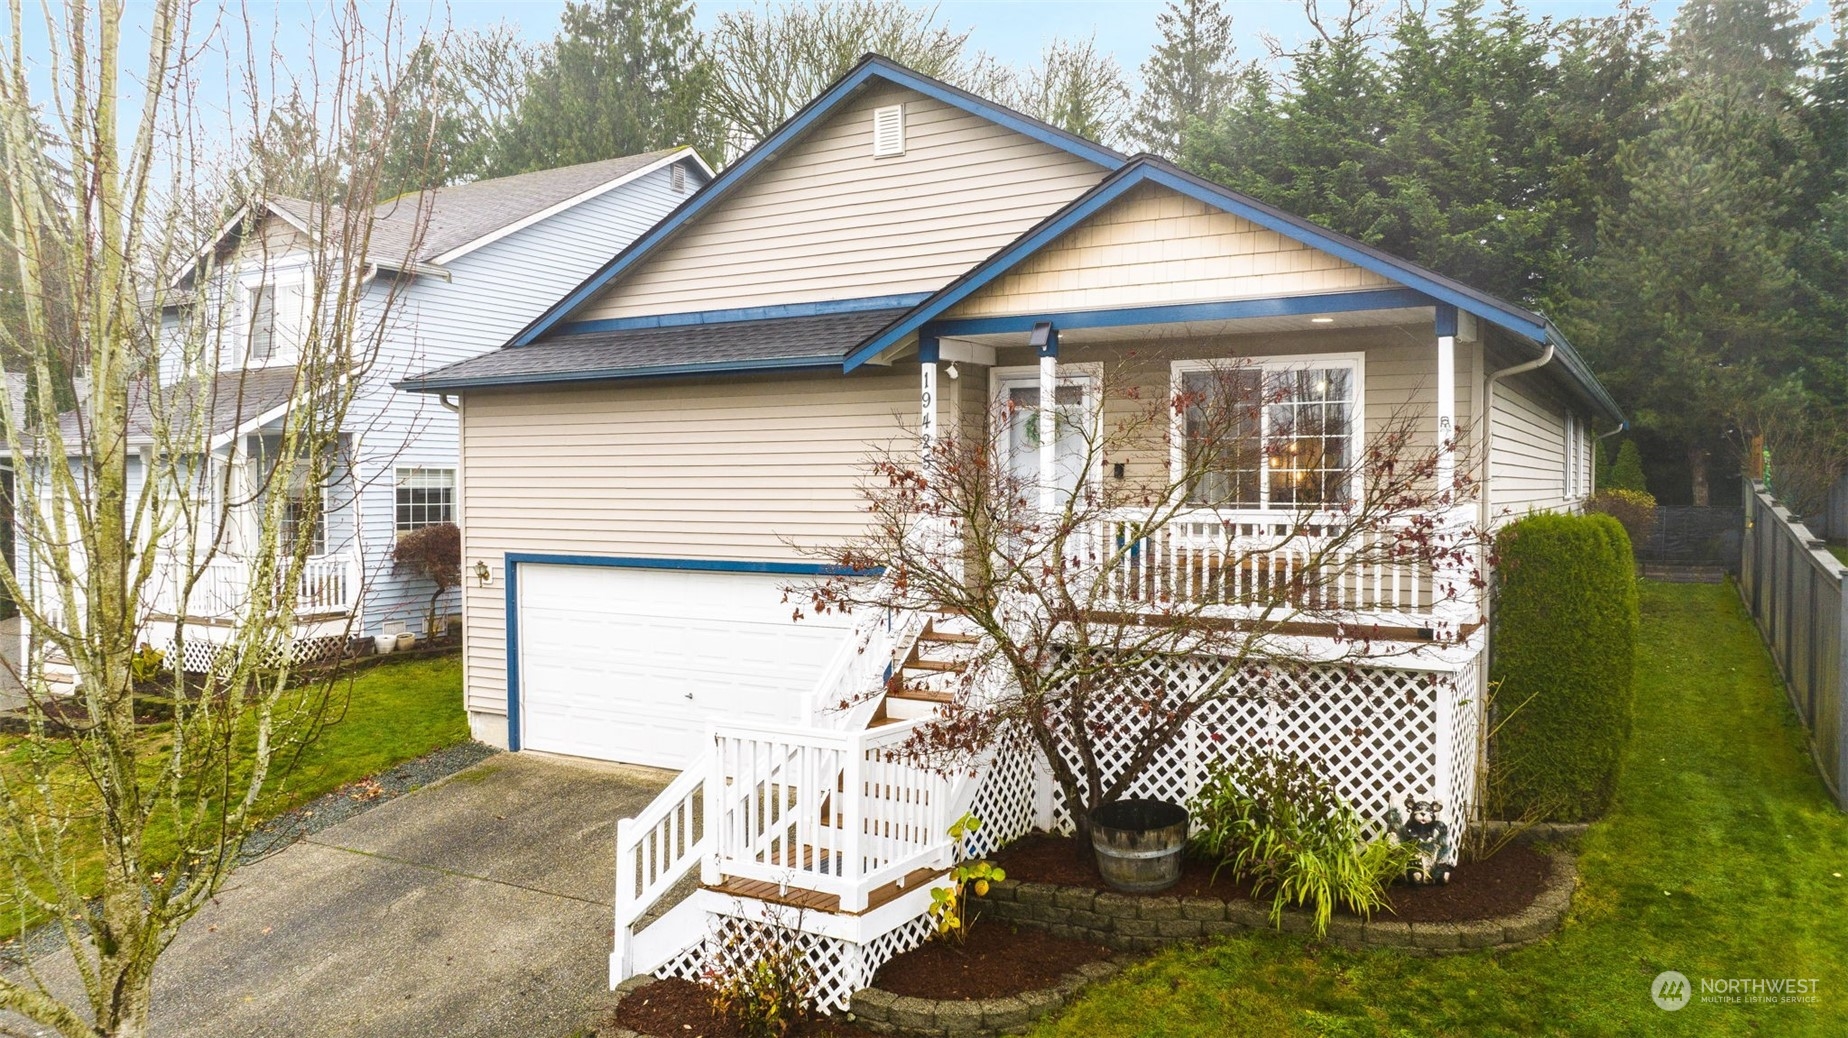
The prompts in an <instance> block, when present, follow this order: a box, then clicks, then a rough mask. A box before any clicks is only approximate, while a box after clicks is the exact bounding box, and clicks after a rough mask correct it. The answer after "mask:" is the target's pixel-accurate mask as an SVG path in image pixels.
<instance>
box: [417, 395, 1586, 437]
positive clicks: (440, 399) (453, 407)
mask: <svg viewBox="0 0 1848 1038" xmlns="http://www.w3.org/2000/svg"><path fill="white" fill-rule="evenodd" d="M436 402H437V403H439V404H442V405H443V406H444V407H447V408H449V410H450V411H451V412H452V413H454V414H461V413H462V407H461V405H460V404H457V403H456V402H455V401H453V400H451V399H449V394H448V393H438V394H436ZM1618 431H1619V432H1622V431H1623V430H1621V429H1619V430H1618Z"/></svg>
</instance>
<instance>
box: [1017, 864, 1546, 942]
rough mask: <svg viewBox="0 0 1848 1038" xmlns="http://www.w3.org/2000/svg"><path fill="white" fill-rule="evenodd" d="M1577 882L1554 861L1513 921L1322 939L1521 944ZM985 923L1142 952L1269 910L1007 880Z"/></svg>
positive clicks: (1349, 924) (1305, 920) (1383, 921)
mask: <svg viewBox="0 0 1848 1038" xmlns="http://www.w3.org/2000/svg"><path fill="white" fill-rule="evenodd" d="M1577 886H1578V859H1577V858H1576V856H1574V855H1573V854H1571V853H1568V852H1565V851H1560V852H1557V853H1555V854H1553V855H1552V860H1551V867H1550V868H1548V870H1547V879H1546V885H1545V886H1544V887H1542V888H1541V890H1540V893H1539V895H1538V896H1536V897H1535V898H1534V901H1533V903H1532V904H1530V905H1528V906H1527V907H1526V908H1524V909H1522V910H1521V911H1519V912H1515V913H1513V914H1511V915H1504V916H1495V917H1491V918H1488V919H1477V920H1469V921H1466V922H1405V921H1401V920H1397V919H1393V918H1392V917H1390V916H1385V915H1380V916H1374V917H1373V918H1372V919H1366V920H1362V919H1356V918H1353V917H1351V916H1336V917H1334V919H1332V920H1331V921H1330V922H1329V924H1328V934H1327V940H1328V941H1330V942H1332V943H1335V944H1340V945H1343V946H1346V947H1350V948H1391V949H1394V950H1397V951H1401V952H1404V953H1406V954H1408V955H1414V956H1421V957H1422V956H1432V955H1457V954H1462V953H1466V952H1473V951H1486V950H1492V949H1498V948H1519V947H1523V946H1526V945H1529V944H1532V943H1534V942H1535V941H1538V940H1540V939H1541V938H1543V937H1545V936H1546V935H1547V934H1550V933H1552V932H1553V931H1554V930H1557V929H1558V928H1559V926H1560V924H1561V923H1562V922H1563V921H1564V920H1565V916H1566V911H1567V909H1569V908H1570V907H1571V906H1572V892H1573V890H1575V889H1576V888H1577ZM981 901H982V903H983V904H984V906H985V907H986V911H985V913H984V914H985V915H987V916H988V917H989V918H992V919H996V920H1000V921H1004V922H1008V923H1013V924H1016V925H1020V926H1032V927H1036V928H1038V929H1042V930H1045V931H1047V932H1048V933H1051V934H1053V935H1055V936H1058V937H1066V938H1070V939H1072V940H1080V941H1094V942H1096V943H1098V944H1103V945H1107V946H1109V947H1111V948H1115V949H1117V950H1118V951H1133V952H1147V951H1154V950H1156V949H1159V948H1165V947H1168V946H1170V945H1174V944H1180V943H1183V942H1186V941H1196V940H1201V939H1203V938H1209V937H1218V936H1222V935H1225V934H1232V933H1240V932H1243V931H1246V930H1266V929H1272V926H1271V921H1270V910H1269V909H1268V908H1267V907H1266V906H1263V905H1260V904H1258V903H1257V902H1254V901H1247V900H1244V899H1235V900H1230V901H1228V900H1222V899H1219V898H1201V897H1187V898H1181V897H1129V896H1126V895H1123V894H1113V893H1109V892H1105V891H1096V890H1092V889H1090V888H1088V887H1066V886H1059V885H1056V884H1052V883H1025V882H1021V881H1018V880H1012V879H1010V880H1004V881H1002V882H999V883H991V884H990V885H989V888H988V894H987V896H985V897H983V898H982V899H981ZM1310 921H1311V915H1310V913H1308V912H1306V911H1303V910H1300V909H1287V910H1285V911H1284V913H1283V918H1282V925H1281V927H1278V928H1279V929H1282V930H1283V931H1284V932H1286V933H1309V932H1310V931H1311V930H1312V927H1311V925H1310Z"/></svg>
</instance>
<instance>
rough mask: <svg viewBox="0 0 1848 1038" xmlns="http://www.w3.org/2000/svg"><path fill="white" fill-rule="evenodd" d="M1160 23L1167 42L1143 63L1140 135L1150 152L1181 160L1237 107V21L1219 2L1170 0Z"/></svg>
mask: <svg viewBox="0 0 1848 1038" xmlns="http://www.w3.org/2000/svg"><path fill="white" fill-rule="evenodd" d="M1155 24H1156V26H1157V28H1159V29H1160V30H1161V43H1159V44H1157V45H1156V47H1155V51H1154V53H1152V54H1150V55H1149V58H1148V60H1147V61H1145V62H1143V63H1142V96H1141V98H1140V99H1139V100H1138V102H1137V105H1136V115H1135V136H1136V139H1137V142H1138V144H1139V145H1140V146H1141V147H1142V148H1143V149H1144V150H1146V151H1151V152H1154V153H1155V154H1157V155H1161V156H1164V157H1166V158H1169V159H1177V158H1179V157H1180V156H1181V155H1182V154H1183V153H1184V152H1185V151H1186V150H1187V145H1188V142H1189V140H1190V138H1192V137H1193V136H1194V135H1195V134H1197V133H1198V132H1199V131H1200V128H1201V127H1203V126H1210V125H1212V124H1213V123H1215V122H1217V121H1218V120H1219V118H1220V116H1221V114H1222V113H1223V112H1224V111H1225V110H1226V108H1227V106H1228V105H1230V104H1231V103H1232V101H1233V99H1234V98H1235V96H1236V95H1237V92H1238V89H1239V76H1240V73H1241V68H1240V66H1239V63H1238V61H1237V59H1236V53H1237V46H1236V44H1235V43H1234V42H1233V39H1232V18H1231V16H1230V15H1228V14H1226V12H1225V7H1224V6H1223V5H1222V4H1220V3H1219V2H1218V0H1179V2H1176V0H1169V2H1168V5H1167V8H1166V9H1165V10H1163V11H1162V12H1161V14H1159V15H1157V16H1156V18H1155Z"/></svg>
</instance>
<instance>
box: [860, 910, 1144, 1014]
mask: <svg viewBox="0 0 1848 1038" xmlns="http://www.w3.org/2000/svg"><path fill="white" fill-rule="evenodd" d="M968 935H969V936H968V937H967V938H966V939H965V940H964V941H963V942H962V943H961V944H956V943H952V942H950V941H935V940H933V941H925V942H924V944H923V945H921V946H919V947H917V948H914V949H912V950H911V951H908V952H906V953H905V954H903V955H900V956H898V957H897V958H895V959H893V960H892V961H891V962H888V963H886V964H885V966H884V967H883V968H882V969H880V971H879V975H878V976H877V977H875V978H874V979H873V984H874V986H875V987H878V988H880V989H881V990H884V991H890V992H891V993H893V994H894V995H911V996H914V997H917V998H936V999H957V1000H964V1001H967V1000H971V999H978V998H1001V997H1003V996H1005V995H1018V994H1020V993H1021V992H1023V991H1037V990H1039V989H1040V988H1049V987H1053V986H1054V985H1056V984H1058V983H1059V981H1060V980H1061V979H1062V978H1064V976H1065V975H1066V974H1067V973H1070V972H1071V971H1072V970H1075V969H1077V968H1078V967H1080V966H1082V965H1084V964H1085V963H1087V962H1097V961H1100V960H1102V959H1107V958H1109V957H1110V954H1111V952H1110V949H1108V948H1106V947H1104V946H1103V945H1101V944H1091V943H1088V942H1086V941H1072V940H1067V939H1065V938H1063V937H1054V936H1052V935H1051V934H1049V933H1046V932H1045V931H1043V930H1035V929H1032V928H1031V927H1019V928H1016V927H1012V926H1009V925H1007V924H1006V923H998V922H982V921H980V920H979V919H978V920H977V921H976V922H975V923H974V924H973V925H971V926H970V927H969V929H968Z"/></svg>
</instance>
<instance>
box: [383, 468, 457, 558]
mask: <svg viewBox="0 0 1848 1038" xmlns="http://www.w3.org/2000/svg"><path fill="white" fill-rule="evenodd" d="M413 472H447V473H449V522H451V523H453V524H455V525H457V526H460V525H461V524H460V523H458V522H456V520H457V519H459V518H461V507H462V490H461V487H462V473H461V471H460V469H458V468H457V467H456V466H454V465H397V466H394V467H393V468H392V474H391V539H392V542H393V543H394V544H395V543H397V540H398V538H400V537H403V536H404V535H405V534H407V533H411V532H413V531H415V530H420V529H423V526H436V525H439V524H438V523H425V524H423V526H417V527H412V528H411V529H410V530H406V529H401V528H400V527H399V526H398V491H400V490H403V489H405V487H404V478H405V476H406V475H407V474H409V473H413Z"/></svg>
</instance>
